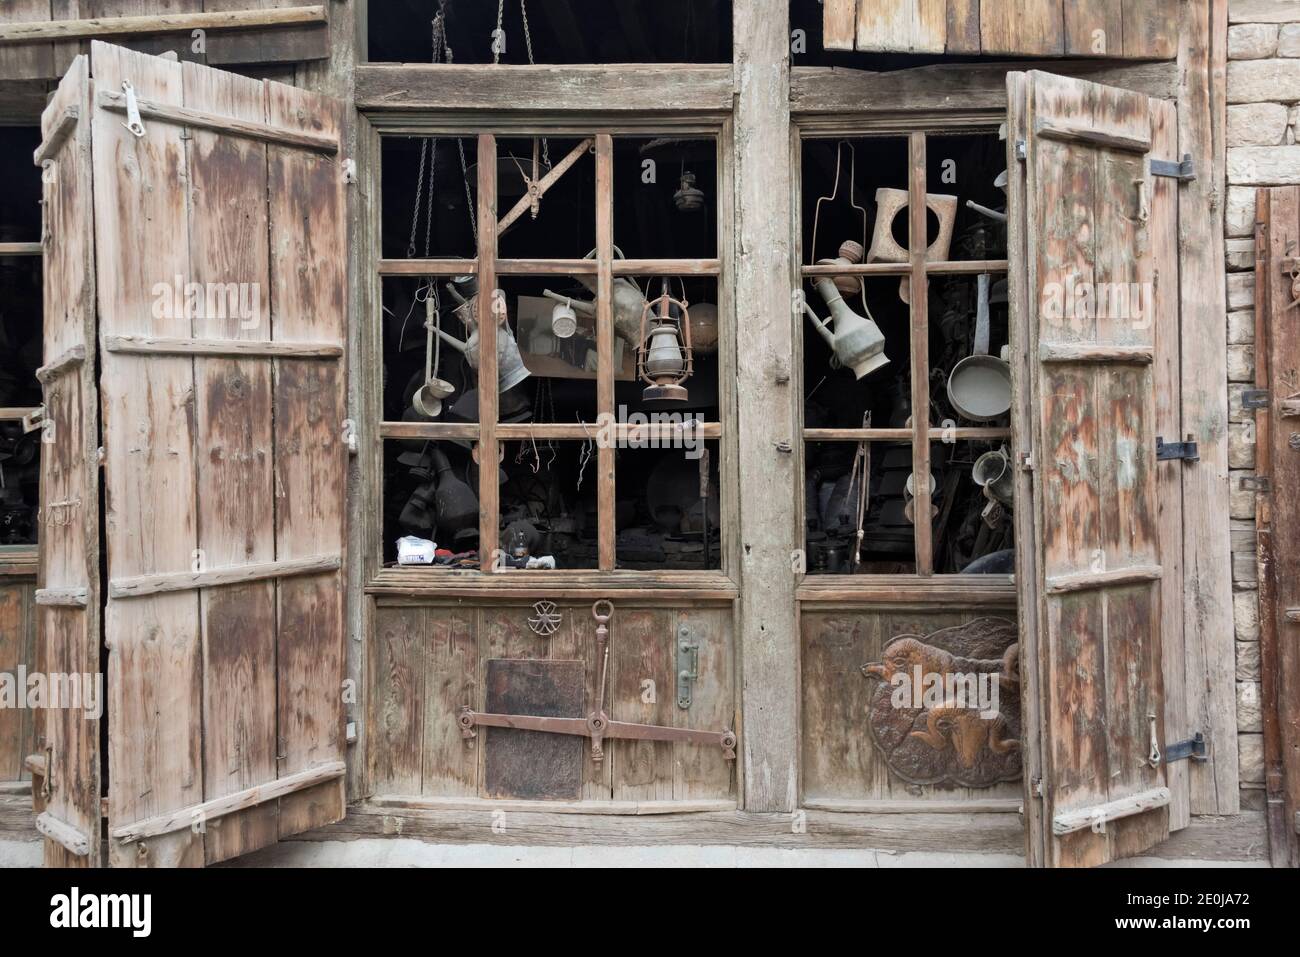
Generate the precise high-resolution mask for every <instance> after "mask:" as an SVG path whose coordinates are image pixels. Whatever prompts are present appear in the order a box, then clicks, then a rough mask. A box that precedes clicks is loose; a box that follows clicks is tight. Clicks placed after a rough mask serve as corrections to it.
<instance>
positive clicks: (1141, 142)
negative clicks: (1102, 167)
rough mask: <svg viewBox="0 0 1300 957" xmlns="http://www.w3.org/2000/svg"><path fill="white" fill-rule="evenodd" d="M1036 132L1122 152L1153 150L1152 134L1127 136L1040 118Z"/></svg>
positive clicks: (1046, 138) (1143, 153)
mask: <svg viewBox="0 0 1300 957" xmlns="http://www.w3.org/2000/svg"><path fill="white" fill-rule="evenodd" d="M1034 133H1035V135H1037V136H1041V137H1042V138H1043V139H1045V140H1055V141H1056V142H1058V143H1081V144H1083V145H1084V146H1096V147H1100V148H1102V149H1108V150H1118V151H1120V152H1122V153H1139V154H1142V155H1145V154H1147V153H1150V152H1151V137H1150V136H1125V135H1123V134H1119V133H1113V132H1111V131H1110V130H1099V129H1095V128H1093V127H1089V126H1071V125H1067V124H1065V123H1061V122H1057V121H1051V120H1045V119H1040V120H1038V121H1037V122H1036V123H1034Z"/></svg>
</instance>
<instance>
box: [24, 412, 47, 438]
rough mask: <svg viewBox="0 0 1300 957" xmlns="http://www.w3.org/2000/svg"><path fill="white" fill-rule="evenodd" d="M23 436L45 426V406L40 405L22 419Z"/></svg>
mask: <svg viewBox="0 0 1300 957" xmlns="http://www.w3.org/2000/svg"><path fill="white" fill-rule="evenodd" d="M21 421H22V426H23V435H26V434H27V433H28V432H35V431H36V430H37V429H39V428H42V427H43V426H44V425H45V406H43V405H39V406H37V407H36V408H34V409H32V410H31V411H30V412H28V413H27V414H26V415H24V416H23V417H22V420H21Z"/></svg>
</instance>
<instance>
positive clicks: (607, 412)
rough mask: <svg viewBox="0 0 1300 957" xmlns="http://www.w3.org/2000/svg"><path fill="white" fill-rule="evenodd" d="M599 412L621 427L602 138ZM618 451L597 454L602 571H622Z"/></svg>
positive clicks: (603, 139)
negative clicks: (619, 566) (618, 543)
mask: <svg viewBox="0 0 1300 957" xmlns="http://www.w3.org/2000/svg"><path fill="white" fill-rule="evenodd" d="M596 263H597V273H596V289H597V296H596V355H597V363H596V369H597V380H596V413H597V415H598V416H600V421H601V422H602V423H604V422H615V421H617V419H616V418H615V410H614V374H615V369H614V139H613V137H611V136H610V135H609V134H607V133H602V134H600V135H599V136H597V137H596ZM614 456H615V447H614V445H613V444H611V443H609V442H600V443H598V447H597V449H596V511H597V515H598V517H599V528H598V530H597V538H598V548H597V551H598V553H599V560H600V570H601V571H606V572H608V571H613V570H614V569H615V567H616V566H617V561H618V559H617V554H616V539H617V529H615V527H614V514H615V511H616V503H615V474H614V473H615V469H614Z"/></svg>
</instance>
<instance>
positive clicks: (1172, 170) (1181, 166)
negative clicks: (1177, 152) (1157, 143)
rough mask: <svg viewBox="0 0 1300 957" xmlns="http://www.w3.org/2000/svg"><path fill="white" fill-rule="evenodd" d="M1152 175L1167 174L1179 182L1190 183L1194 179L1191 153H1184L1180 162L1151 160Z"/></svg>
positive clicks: (1194, 171) (1194, 168) (1194, 165)
mask: <svg viewBox="0 0 1300 957" xmlns="http://www.w3.org/2000/svg"><path fill="white" fill-rule="evenodd" d="M1151 175H1152V176H1167V177H1169V178H1170V179H1176V180H1178V181H1179V182H1180V183H1190V182H1192V180H1194V179H1196V162H1195V161H1194V160H1193V159H1192V154H1191V153H1184V154H1183V159H1182V161H1181V162H1174V161H1172V160H1158V159H1153V160H1152V161H1151Z"/></svg>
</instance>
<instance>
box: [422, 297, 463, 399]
mask: <svg viewBox="0 0 1300 957" xmlns="http://www.w3.org/2000/svg"><path fill="white" fill-rule="evenodd" d="M441 324H442V314H441V313H440V312H439V311H438V307H437V303H436V301H435V300H434V292H433V284H432V282H430V285H429V291H428V294H427V295H426V296H425V300H424V328H425V329H426V330H427V332H428V338H427V340H426V343H425V347H424V385H422V386H420V388H419V389H417V390H416V392H415V396H414V398H413V399H412V400H411V404H412V405H413V406H415V411H416V412H419V413H420V415H422V416H424V417H425V418H427V419H436V418H437V417H438V416H440V415H442V400H443V399H447V398H450V397H451V396H452V395H454V394H455V393H456V387H455V386H454V385H452V384H451V383H450V382H448V381H447V380H446V379H440V378H438V375H437V373H438V372H439V371H440V370H441V368H442V337H441V335H440V333H441V331H442V328H441Z"/></svg>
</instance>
